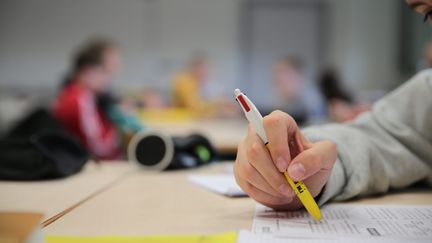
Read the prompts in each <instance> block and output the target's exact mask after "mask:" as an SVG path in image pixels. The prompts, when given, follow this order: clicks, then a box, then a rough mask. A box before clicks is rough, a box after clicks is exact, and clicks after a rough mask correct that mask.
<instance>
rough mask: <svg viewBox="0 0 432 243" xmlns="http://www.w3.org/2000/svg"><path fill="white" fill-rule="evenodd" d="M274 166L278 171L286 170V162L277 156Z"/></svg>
mask: <svg viewBox="0 0 432 243" xmlns="http://www.w3.org/2000/svg"><path fill="white" fill-rule="evenodd" d="M276 167H277V168H278V170H279V171H280V172H284V171H286V169H287V167H288V164H287V163H286V162H285V160H284V159H282V157H279V158H277V159H276Z"/></svg>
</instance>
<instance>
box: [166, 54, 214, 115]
mask: <svg viewBox="0 0 432 243" xmlns="http://www.w3.org/2000/svg"><path fill="white" fill-rule="evenodd" d="M208 75H209V64H208V60H207V57H206V56H205V55H203V54H197V55H195V56H193V57H192V58H191V60H190V61H189V63H188V65H187V67H186V69H185V70H183V71H181V72H180V73H178V74H177V75H175V77H174V80H173V98H174V100H173V102H174V106H175V107H178V108H186V109H191V110H194V111H205V110H206V109H208V108H210V107H211V104H210V103H209V102H208V101H206V100H205V99H204V98H203V96H202V88H203V86H204V84H205V82H206V81H207V79H208Z"/></svg>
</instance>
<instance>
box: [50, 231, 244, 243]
mask: <svg viewBox="0 0 432 243" xmlns="http://www.w3.org/2000/svg"><path fill="white" fill-rule="evenodd" d="M45 240H46V242H47V243H117V242H122V243H172V242H176V243H235V242H236V240H237V233H236V232H227V233H222V234H214V235H180V236H96V237H80V236H46V237H45Z"/></svg>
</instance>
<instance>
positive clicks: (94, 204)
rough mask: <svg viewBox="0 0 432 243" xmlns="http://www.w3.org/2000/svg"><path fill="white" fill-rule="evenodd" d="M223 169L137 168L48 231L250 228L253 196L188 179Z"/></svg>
mask: <svg viewBox="0 0 432 243" xmlns="http://www.w3.org/2000/svg"><path fill="white" fill-rule="evenodd" d="M224 170H226V163H220V164H213V165H210V166H207V167H201V168H199V169H194V170H187V171H177V172H164V173H145V172H142V171H141V172H139V171H137V172H136V173H134V174H132V175H130V176H128V177H127V178H125V179H124V180H123V181H122V182H121V183H118V184H116V185H113V186H112V188H110V189H109V190H106V191H104V192H102V193H100V194H99V195H98V196H97V197H95V198H93V199H91V200H89V201H87V202H86V203H85V204H83V205H81V206H80V207H78V208H76V209H75V210H73V211H71V212H70V213H68V214H67V215H65V216H63V217H62V218H60V219H59V220H57V221H56V222H54V223H53V224H51V225H49V226H47V227H46V228H44V232H45V233H46V234H50V235H81V236H97V235H136V236H137V235H160V234H208V233H220V232H226V231H234V230H240V229H250V228H251V224H252V219H253V214H254V210H255V202H254V201H253V200H252V199H250V198H227V197H224V196H220V195H217V194H215V193H212V192H209V191H207V190H205V189H202V188H200V187H198V186H196V185H194V184H191V183H190V182H189V181H188V180H187V176H188V175H190V174H194V173H215V172H218V171H224ZM348 203H368V204H431V203H432V191H428V192H403V193H398V194H390V195H387V196H382V197H376V198H369V199H363V200H359V201H351V202H348Z"/></svg>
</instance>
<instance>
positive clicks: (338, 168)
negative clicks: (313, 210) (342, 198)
mask: <svg viewBox="0 0 432 243" xmlns="http://www.w3.org/2000/svg"><path fill="white" fill-rule="evenodd" d="M345 184H346V176H345V171H344V169H343V166H342V163H341V161H340V159H337V160H336V162H335V164H334V166H333V169H332V172H331V175H330V177H329V179H328V181H327V183H326V184H325V186H324V188H323V190H322V192H321V196H320V198H319V200H318V204H319V205H320V206H321V205H323V204H324V203H326V202H327V201H329V200H331V199H333V198H335V197H336V196H337V195H340V194H341V193H342V191H343V187H344V186H345Z"/></svg>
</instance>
